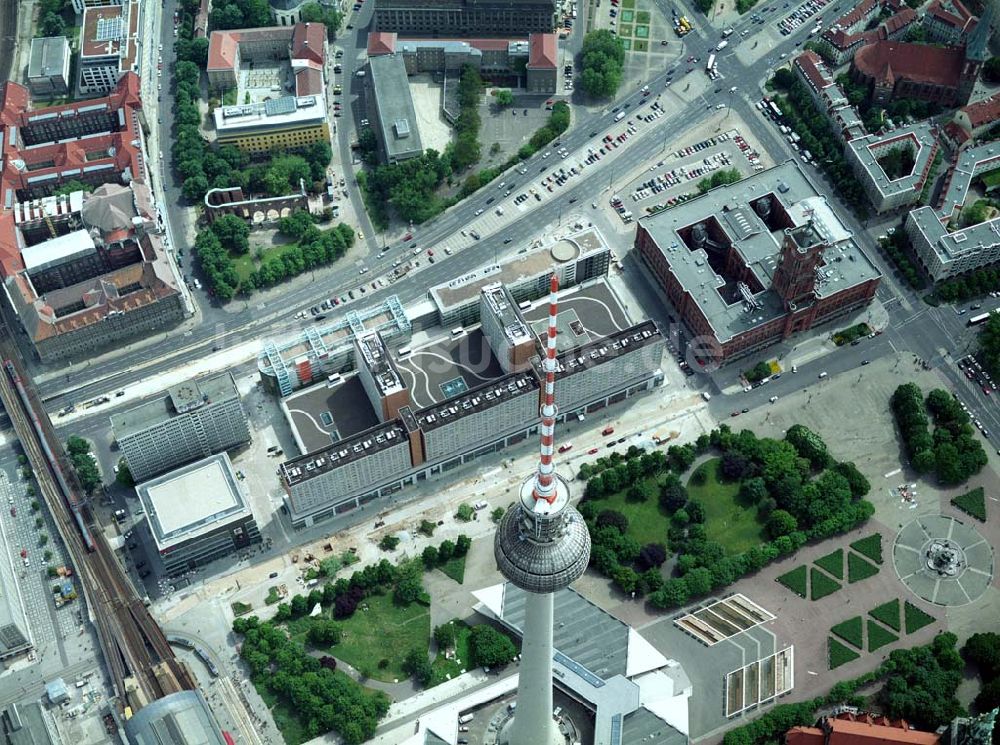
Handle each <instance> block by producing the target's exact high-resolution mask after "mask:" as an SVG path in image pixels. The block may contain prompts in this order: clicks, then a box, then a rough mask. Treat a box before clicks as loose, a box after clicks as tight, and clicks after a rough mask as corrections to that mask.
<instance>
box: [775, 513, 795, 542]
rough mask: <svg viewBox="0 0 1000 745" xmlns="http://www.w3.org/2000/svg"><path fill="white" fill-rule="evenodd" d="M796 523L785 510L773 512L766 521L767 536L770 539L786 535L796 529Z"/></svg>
mask: <svg viewBox="0 0 1000 745" xmlns="http://www.w3.org/2000/svg"><path fill="white" fill-rule="evenodd" d="M798 526H799V525H798V521H797V520H796V519H795V517H794V516H793V515H791V514H790V513H789V512H787V511H785V510H775V511H774V512H772V513H771V516H770V517H769V518H768V520H767V534H768V535H769V536H771V538H772V539H774V538H779V537H781V536H783V535H788V534H789V533H791V532H792V531H794V530H795V529H797V528H798Z"/></svg>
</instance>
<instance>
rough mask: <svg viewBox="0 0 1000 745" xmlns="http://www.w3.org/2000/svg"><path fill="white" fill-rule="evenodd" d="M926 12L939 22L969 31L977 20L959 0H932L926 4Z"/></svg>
mask: <svg viewBox="0 0 1000 745" xmlns="http://www.w3.org/2000/svg"><path fill="white" fill-rule="evenodd" d="M926 12H927V15H931V16H934V18H936V19H937V20H938V21H940V22H941V23H944V24H947V25H948V26H952V27H953V28H958V29H962V30H963V31H971V30H972V27H973V26H975V23H976V20H977V19H976V17H975V16H974V15H972V13H971V12H969V9H968V8H966V7H965V6H964V5H962V3H961V0H947V2H945V0H934V2H932V3H931V4H930V5H928V6H927V11H926Z"/></svg>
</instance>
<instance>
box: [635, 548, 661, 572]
mask: <svg viewBox="0 0 1000 745" xmlns="http://www.w3.org/2000/svg"><path fill="white" fill-rule="evenodd" d="M666 560H667V547H666V546H664V545H663V544H662V543H647V544H646V545H645V546H643V547H642V550H641V551H639V559H638V562H639V566H640V567H641V568H642V569H644V570H645V569H653V568H655V567H659V566H661V565H662V564H663V562H665V561H666Z"/></svg>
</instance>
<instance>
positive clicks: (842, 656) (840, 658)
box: [827, 636, 861, 670]
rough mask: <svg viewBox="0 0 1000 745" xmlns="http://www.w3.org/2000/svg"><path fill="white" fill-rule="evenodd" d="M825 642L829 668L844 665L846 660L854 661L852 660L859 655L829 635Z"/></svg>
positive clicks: (833, 668) (834, 668) (832, 668)
mask: <svg viewBox="0 0 1000 745" xmlns="http://www.w3.org/2000/svg"><path fill="white" fill-rule="evenodd" d="M827 643H828V644H829V661H830V669H831V670H836V669H837V668H838V667H840V666H841V665H846V664H847V663H848V662H854V660H856V659H858V658H859V657H860V656H861V655H860V654H858V653H857V652H855V651H854V650H853V649H851V648H850V647H845V646H844V645H843V644H841V643H840V642H838V641H837V640H836V639H834V638H833V637H832V636H831V637H829V639H828V640H827Z"/></svg>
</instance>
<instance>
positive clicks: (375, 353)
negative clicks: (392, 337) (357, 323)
mask: <svg viewBox="0 0 1000 745" xmlns="http://www.w3.org/2000/svg"><path fill="white" fill-rule="evenodd" d="M354 345H355V347H356V349H355V354H354V359H355V360H357V364H358V377H359V378H360V379H361V385H362V387H363V388H364V390H365V393H366V394H368V401H369V403H371V405H372V408H373V409H374V410H375V414H376V416H377V417H378V420H379V421H380V422H386V421H389V420H391V419H395V418H396V417H397V416H399V410H400V409H402V408H403V407H404V406H409V405H410V392H409V390H408V389H407V387H406V386H405V385H404V384H403V379H402V376H400V374H399V370H397V369H396V365H395V363H394V362H393V361H392V357H391V356H390V355H389V350H388V349H387V348H386V346H385V342H384V341H383V340H382V337H381V336H380V335H379V333H378V332H377V331H373V332H372V333H370V334H364V335H363V336H358V337H355V338H354Z"/></svg>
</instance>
